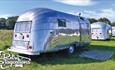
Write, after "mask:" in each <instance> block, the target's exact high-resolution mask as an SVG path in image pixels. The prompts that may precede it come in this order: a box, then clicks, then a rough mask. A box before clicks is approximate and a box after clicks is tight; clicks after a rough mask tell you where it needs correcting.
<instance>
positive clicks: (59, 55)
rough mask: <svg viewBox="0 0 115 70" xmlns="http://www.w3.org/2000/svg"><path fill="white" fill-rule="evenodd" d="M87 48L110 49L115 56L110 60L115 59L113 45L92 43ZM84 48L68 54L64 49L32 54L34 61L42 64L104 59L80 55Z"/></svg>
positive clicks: (96, 61) (82, 62)
mask: <svg viewBox="0 0 115 70" xmlns="http://www.w3.org/2000/svg"><path fill="white" fill-rule="evenodd" d="M85 50H102V51H110V52H112V53H113V56H112V58H111V59H110V60H114V61H115V47H112V46H102V45H90V46H88V47H86V48H85ZM82 51H83V50H78V51H77V52H75V53H74V54H71V55H67V54H66V53H65V52H64V51H60V52H55V53H44V54H41V55H39V56H31V58H32V62H35V63H38V64H42V65H47V64H48V65H57V64H60V65H63V64H87V63H99V62H103V61H99V60H93V59H88V58H81V57H79V54H80V52H82Z"/></svg>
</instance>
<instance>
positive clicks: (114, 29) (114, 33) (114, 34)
mask: <svg viewBox="0 0 115 70" xmlns="http://www.w3.org/2000/svg"><path fill="white" fill-rule="evenodd" d="M112 36H115V26H112Z"/></svg>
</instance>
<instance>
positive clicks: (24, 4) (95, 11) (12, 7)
mask: <svg viewBox="0 0 115 70" xmlns="http://www.w3.org/2000/svg"><path fill="white" fill-rule="evenodd" d="M33 8H49V9H54V10H57V11H61V12H65V13H69V14H74V15H78V13H81V16H84V17H88V18H96V19H98V18H100V17H106V18H108V19H109V20H111V21H112V22H114V21H115V0H0V17H4V18H7V17H9V16H19V15H21V14H22V13H24V12H25V11H27V10H29V9H33Z"/></svg>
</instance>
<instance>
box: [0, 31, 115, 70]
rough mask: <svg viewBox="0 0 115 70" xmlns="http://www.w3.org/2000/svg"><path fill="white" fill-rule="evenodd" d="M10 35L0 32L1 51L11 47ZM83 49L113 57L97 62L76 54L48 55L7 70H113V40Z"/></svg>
mask: <svg viewBox="0 0 115 70" xmlns="http://www.w3.org/2000/svg"><path fill="white" fill-rule="evenodd" d="M11 33H12V31H8V30H5V31H4V30H1V31H0V49H1V50H5V49H6V48H8V47H9V46H10V45H11V35H10V34H11ZM3 34H4V35H3ZM1 36H3V37H1ZM4 37H5V38H4ZM1 38H2V39H1ZM85 48H86V49H97V50H105V51H111V52H112V53H113V56H112V58H111V59H109V60H106V61H99V60H93V59H88V58H81V57H79V53H78V52H75V53H74V54H72V55H65V54H64V53H63V52H57V53H49V54H42V55H40V56H38V57H36V58H35V59H34V60H33V61H32V63H31V64H30V65H25V66H24V67H23V68H9V69H7V70H115V38H112V39H111V40H110V41H92V42H91V45H90V46H85Z"/></svg>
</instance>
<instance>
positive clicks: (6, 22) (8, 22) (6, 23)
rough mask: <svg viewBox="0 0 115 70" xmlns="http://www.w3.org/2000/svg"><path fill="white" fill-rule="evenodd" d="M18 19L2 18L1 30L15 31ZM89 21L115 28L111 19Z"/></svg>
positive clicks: (114, 23) (0, 19)
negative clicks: (103, 23)
mask: <svg viewBox="0 0 115 70" xmlns="http://www.w3.org/2000/svg"><path fill="white" fill-rule="evenodd" d="M17 18H18V16H12V17H8V18H7V19H6V18H0V29H13V28H14V25H15V23H16V20H17ZM88 20H89V21H90V23H91V24H92V23H94V22H105V23H107V24H110V25H112V26H115V22H111V21H110V20H109V19H107V18H105V17H104V18H99V19H95V18H88Z"/></svg>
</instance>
